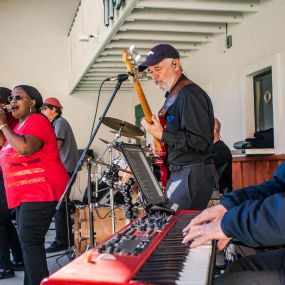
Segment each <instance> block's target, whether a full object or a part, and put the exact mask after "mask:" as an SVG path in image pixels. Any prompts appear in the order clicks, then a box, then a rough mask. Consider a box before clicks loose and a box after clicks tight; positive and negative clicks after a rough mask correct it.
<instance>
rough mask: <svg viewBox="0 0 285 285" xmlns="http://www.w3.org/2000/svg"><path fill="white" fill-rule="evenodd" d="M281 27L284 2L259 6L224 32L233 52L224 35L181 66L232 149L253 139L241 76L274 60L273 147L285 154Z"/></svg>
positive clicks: (284, 51) (284, 17) (149, 90)
mask: <svg viewBox="0 0 285 285" xmlns="http://www.w3.org/2000/svg"><path fill="white" fill-rule="evenodd" d="M261 2H262V1H261ZM284 21H285V2H284V1H283V0H274V1H263V3H262V5H261V6H260V11H259V12H257V13H254V14H249V15H245V17H244V19H243V21H242V23H240V24H237V25H230V26H229V28H228V31H229V34H231V35H232V38H233V46H232V48H230V49H226V48H225V35H221V36H219V37H215V38H214V39H213V40H212V42H211V43H208V44H205V45H203V47H202V48H201V49H200V50H198V51H195V52H193V53H191V54H190V56H189V58H187V59H185V60H183V61H182V65H183V67H184V70H185V72H186V74H187V75H188V76H189V77H190V78H191V79H192V80H193V81H194V82H196V83H198V84H200V85H201V87H202V88H204V89H205V90H206V91H207V92H208V94H209V96H210V97H211V99H212V102H213V105H214V111H215V115H216V116H217V117H218V118H219V119H220V121H221V124H222V138H223V139H224V141H225V142H226V143H227V144H228V145H229V147H231V148H232V145H233V143H234V142H236V141H239V140H243V139H245V138H246V137H248V136H250V135H252V134H253V131H252V128H251V126H252V122H251V116H248V114H245V109H246V107H247V104H248V101H247V99H246V98H245V90H244V88H243V85H244V84H243V83H244V82H243V81H244V72H245V70H247V69H248V70H251V69H252V68H253V69H254V67H255V66H256V68H257V69H258V67H259V66H260V65H261V66H262V62H263V61H268V60H267V59H268V58H269V59H270V58H273V61H276V62H277V63H276V65H277V67H276V69H278V75H276V74H273V76H275V77H276V78H277V79H276V81H275V82H273V89H274V90H275V91H276V90H277V89H278V94H276V93H277V92H275V93H274V92H273V102H274V117H275V118H274V124H275V135H276V136H277V138H276V137H275V142H276V143H278V152H279V153H284V151H285V139H284V130H285V126H284V99H283V98H284V96H285V94H284V92H285V80H284V78H285V77H284V75H285V59H284V58H285V34H284V32H283V31H282V30H283V28H282V27H283V23H284ZM269 62H270V60H269ZM251 67H252V68H251ZM275 71H276V70H275ZM275 83H276V84H275ZM277 84H278V86H276V85H277ZM154 88H156V87H153V85H152V83H149V84H145V86H144V89H145V92H146V93H147V94H151V93H155V92H154V91H153V90H154ZM277 95H278V96H279V98H277V97H276V96H277ZM156 98H157V97H155V99H154V98H152V99H151V101H152V100H153V101H154V100H156V102H158V99H156ZM277 99H278V100H277ZM156 105H157V104H153V106H156ZM157 107H159V106H157ZM157 110H158V108H157ZM248 117H250V118H248Z"/></svg>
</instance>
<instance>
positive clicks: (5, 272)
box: [0, 268, 15, 279]
mask: <svg viewBox="0 0 285 285" xmlns="http://www.w3.org/2000/svg"><path fill="white" fill-rule="evenodd" d="M13 277H15V272H14V270H12V269H3V268H0V279H5V278H13Z"/></svg>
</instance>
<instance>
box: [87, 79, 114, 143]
mask: <svg viewBox="0 0 285 285" xmlns="http://www.w3.org/2000/svg"><path fill="white" fill-rule="evenodd" d="M106 81H110V78H106V79H104V80H103V81H102V83H101V85H100V88H99V92H98V98H97V104H96V110H95V115H94V119H93V123H92V128H91V133H90V138H91V137H92V133H93V130H94V125H95V121H96V117H97V111H98V106H99V101H100V96H101V89H102V87H103V84H104V83H105V82H106Z"/></svg>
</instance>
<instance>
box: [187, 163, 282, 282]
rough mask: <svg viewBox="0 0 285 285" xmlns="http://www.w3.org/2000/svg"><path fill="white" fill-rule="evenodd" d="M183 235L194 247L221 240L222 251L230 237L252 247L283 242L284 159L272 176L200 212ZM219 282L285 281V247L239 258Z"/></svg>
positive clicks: (218, 279) (232, 193)
mask: <svg viewBox="0 0 285 285" xmlns="http://www.w3.org/2000/svg"><path fill="white" fill-rule="evenodd" d="M183 234H184V236H185V237H184V239H183V243H185V244H188V243H189V242H191V241H192V242H191V248H194V247H197V246H199V245H201V244H203V243H205V242H207V241H209V240H218V249H220V250H221V249H223V248H224V247H225V246H226V245H227V243H228V242H229V240H230V239H235V240H238V241H240V242H242V243H244V244H245V245H248V246H251V247H260V246H263V247H264V246H276V245H284V244H285V162H283V163H282V164H281V165H280V166H279V167H278V168H277V169H276V171H275V173H274V175H273V178H272V179H270V180H268V181H266V182H264V183H262V184H260V185H257V186H250V187H246V188H242V189H239V190H237V191H234V192H231V193H229V194H226V195H224V196H223V197H222V199H221V204H220V205H217V206H214V207H211V208H207V209H206V210H204V211H203V212H201V213H200V214H199V215H198V216H197V217H195V218H194V219H193V220H192V221H191V222H190V223H189V225H188V226H187V227H186V228H184V229H183ZM216 284H219V285H222V284H231V285H237V284H243V285H249V284H250V285H254V284H272V285H273V284H274V285H275V284H278V285H279V284H285V248H279V249H275V250H271V251H267V252H261V253H257V254H254V255H251V256H247V257H244V258H241V259H238V260H237V261H235V262H234V263H232V264H231V266H229V267H228V268H227V270H226V273H225V274H223V275H222V276H221V277H219V278H217V279H215V285H216Z"/></svg>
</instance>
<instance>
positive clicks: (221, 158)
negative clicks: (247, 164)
mask: <svg viewBox="0 0 285 285" xmlns="http://www.w3.org/2000/svg"><path fill="white" fill-rule="evenodd" d="M213 146H214V151H215V152H216V154H215V156H214V157H213V160H214V163H215V167H216V170H217V173H218V176H219V172H220V171H219V169H220V170H221V169H222V167H223V165H225V164H226V163H227V166H226V168H225V169H224V171H223V172H222V174H221V176H220V177H219V189H220V192H224V189H225V188H228V191H232V153H231V151H230V149H229V148H228V146H227V145H226V144H225V143H224V142H223V141H221V140H220V141H217V142H216V143H214V145H213Z"/></svg>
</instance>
